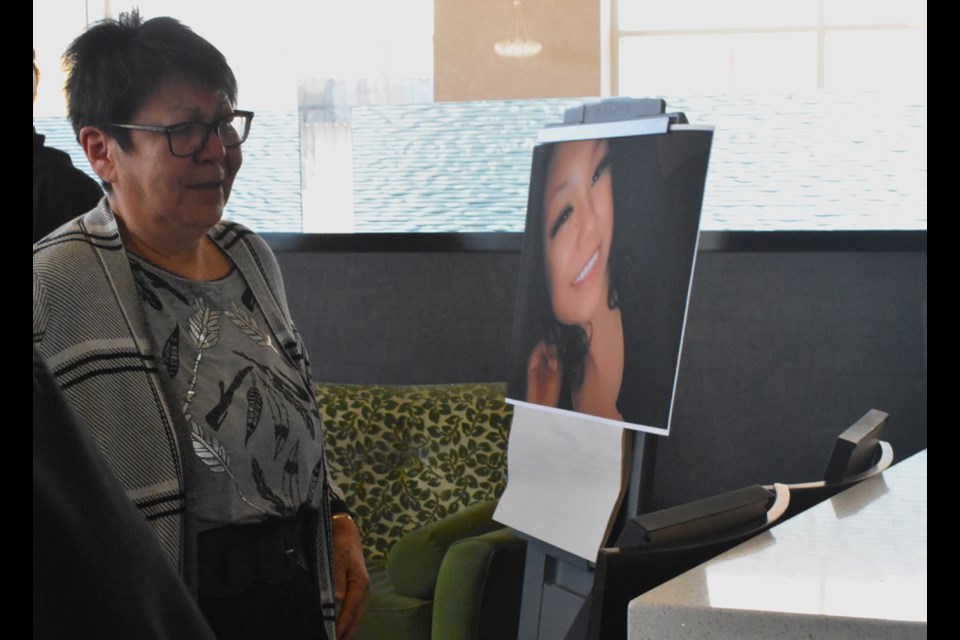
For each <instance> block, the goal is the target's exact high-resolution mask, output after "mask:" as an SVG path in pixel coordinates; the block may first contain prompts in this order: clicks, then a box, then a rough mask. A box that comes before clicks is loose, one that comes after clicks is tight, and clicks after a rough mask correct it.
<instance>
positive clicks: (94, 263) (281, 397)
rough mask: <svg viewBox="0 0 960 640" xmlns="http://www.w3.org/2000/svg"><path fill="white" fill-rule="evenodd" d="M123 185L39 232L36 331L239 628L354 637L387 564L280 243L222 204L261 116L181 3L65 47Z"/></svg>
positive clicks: (159, 526) (87, 144)
mask: <svg viewBox="0 0 960 640" xmlns="http://www.w3.org/2000/svg"><path fill="white" fill-rule="evenodd" d="M65 59H66V61H67V64H68V68H69V76H68V80H67V92H68V99H69V109H70V118H71V120H72V123H73V127H74V130H75V131H76V133H77V136H78V139H79V141H80V144H81V145H82V146H83V149H84V152H85V153H86V155H87V158H88V159H89V161H90V164H91V166H92V168H93V170H94V171H95V172H96V173H97V175H98V176H99V177H100V179H101V180H102V181H103V183H104V185H105V189H106V191H107V196H106V197H105V198H104V199H103V200H101V202H100V203H99V205H98V206H97V207H96V208H95V209H93V210H91V211H90V212H88V213H86V214H84V215H83V216H80V217H79V218H77V219H75V220H74V221H72V222H71V223H69V224H67V225H65V226H63V227H61V228H60V229H58V230H57V231H56V232H54V233H53V234H51V235H50V236H48V237H47V238H45V239H44V240H42V241H41V242H40V243H38V244H37V245H35V246H34V344H35V345H36V347H37V349H38V350H39V351H40V353H41V354H42V355H43V357H44V359H45V360H46V362H47V364H48V365H49V366H50V368H51V369H52V371H53V373H54V375H55V376H56V378H57V381H58V382H59V384H60V386H61V388H62V389H63V390H64V392H65V394H66V396H67V398H68V399H69V401H70V402H71V404H72V405H73V407H74V408H75V409H76V410H77V412H78V413H79V414H80V415H81V416H82V417H83V418H84V419H85V421H86V422H87V423H88V424H89V425H90V427H91V430H92V432H93V435H94V438H95V440H96V441H97V443H98V444H99V445H100V447H101V449H102V451H103V453H104V455H105V456H106V457H107V459H108V460H109V462H110V464H111V466H112V468H113V469H114V471H115V473H116V474H117V476H118V478H119V479H120V481H121V483H122V484H123V486H124V488H125V489H126V491H127V493H128V495H129V496H130V498H131V499H132V500H133V502H134V504H135V505H136V506H137V507H138V508H139V509H140V511H141V513H143V514H144V516H145V517H146V518H147V520H148V521H150V523H151V524H152V525H153V527H154V530H155V531H156V533H157V536H158V537H159V539H160V541H161V543H162V545H163V546H164V548H165V549H166V550H167V552H168V553H169V555H170V557H171V559H172V560H173V561H174V562H175V564H176V565H177V566H178V567H179V568H180V570H181V572H182V575H183V576H184V578H185V579H186V581H187V583H188V584H189V585H190V586H191V588H192V589H193V590H195V591H196V593H197V597H198V602H199V604H200V607H201V610H202V611H203V612H204V614H205V616H206V617H207V618H208V620H209V621H210V623H211V626H212V627H213V629H214V631H215V632H216V633H217V635H218V636H220V637H224V638H263V637H275V638H324V637H326V638H328V639H329V640H333V638H334V618H335V606H336V604H337V603H341V604H342V611H341V613H340V615H339V618H338V619H337V621H336V631H337V632H338V633H337V637H339V638H349V637H350V636H351V635H352V633H353V631H354V629H355V626H356V623H357V621H358V620H359V617H360V612H361V609H362V603H363V599H364V597H365V595H366V591H367V586H368V579H367V575H366V570H365V568H364V564H363V554H362V550H361V546H360V537H359V533H358V531H357V527H356V524H355V523H354V522H353V520H352V518H351V517H350V514H349V512H348V511H347V508H346V504H345V503H344V501H343V499H342V496H341V495H340V494H339V492H338V490H337V489H336V488H335V487H334V486H333V485H332V484H331V483H330V481H329V478H328V474H327V470H326V466H325V461H324V453H323V437H322V433H321V424H320V417H319V412H318V410H317V407H316V404H315V400H314V396H313V387H312V382H311V377H310V373H309V366H308V362H307V357H306V353H305V350H304V346H303V343H302V341H301V340H300V337H299V334H298V333H297V331H296V328H295V327H294V325H293V322H292V320H291V318H290V313H289V309H288V308H287V301H286V297H285V294H284V289H283V283H282V280H281V276H280V270H279V267H278V265H277V263H276V260H275V258H274V257H273V255H272V253H271V252H270V250H269V248H268V247H267V245H266V243H265V242H264V241H263V240H262V239H260V238H259V237H258V236H256V235H255V234H253V233H252V232H250V230H248V229H246V228H244V227H242V226H241V225H238V224H234V223H229V222H224V221H222V220H221V217H222V215H223V210H224V207H225V206H226V203H227V201H228V199H229V196H230V192H231V189H232V186H233V181H234V178H235V177H236V175H237V172H238V170H239V169H240V166H241V164H242V153H241V145H242V144H243V142H244V141H245V140H246V139H247V136H248V134H249V131H250V126H251V122H252V120H253V114H252V113H251V112H248V111H241V110H237V109H236V101H237V83H236V79H235V77H234V75H233V72H232V71H231V69H230V67H229V65H227V62H226V59H225V58H224V57H223V55H222V54H221V53H220V52H219V51H218V50H217V49H216V48H215V47H214V46H213V45H211V44H210V43H209V42H207V41H206V40H204V39H203V38H201V37H200V36H198V35H197V34H196V33H194V32H193V31H191V30H190V29H189V28H188V27H186V26H184V25H182V24H181V23H179V22H177V21H176V20H174V19H172V18H155V19H152V20H148V21H146V22H142V21H141V20H140V17H139V15H138V14H137V13H136V12H134V13H132V14H129V15H121V17H120V19H119V21H112V20H108V21H104V22H101V23H98V24H96V25H94V26H93V27H91V28H90V29H88V30H87V31H86V32H85V33H83V34H82V35H80V36H79V37H78V38H77V39H76V40H75V41H74V42H73V44H72V45H71V46H70V48H69V50H68V51H67V53H66V55H65Z"/></svg>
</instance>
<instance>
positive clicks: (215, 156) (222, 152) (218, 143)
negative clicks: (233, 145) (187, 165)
mask: <svg viewBox="0 0 960 640" xmlns="http://www.w3.org/2000/svg"><path fill="white" fill-rule="evenodd" d="M226 155H227V148H226V147H225V146H223V141H222V140H220V135H219V134H218V133H217V132H216V131H211V132H210V133H209V134H208V135H207V141H206V143H205V144H204V145H203V146H202V147H201V148H200V150H199V151H197V153H196V154H194V157H195V158H196V159H197V161H198V162H220V160H222V159H223V158H224V157H225V156H226Z"/></svg>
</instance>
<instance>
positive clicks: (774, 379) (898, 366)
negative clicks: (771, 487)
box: [278, 251, 927, 506]
mask: <svg viewBox="0 0 960 640" xmlns="http://www.w3.org/2000/svg"><path fill="white" fill-rule="evenodd" d="M278 258H279V259H280V263H281V267H282V269H283V271H284V276H285V278H286V285H287V293H288V298H289V300H290V305H291V309H292V312H293V315H294V318H295V319H296V320H297V322H298V326H299V328H300V331H301V333H302V334H303V335H304V338H305V340H306V342H307V346H308V348H309V350H310V354H311V357H312V361H313V371H314V376H315V378H316V379H317V380H327V381H337V382H360V383H408V384H417V383H431V382H467V381H502V380H505V379H506V364H507V360H508V355H509V354H508V348H509V347H508V345H509V342H510V331H511V317H512V312H513V305H514V289H515V286H516V278H517V268H518V264H519V261H518V255H517V254H516V253H513V252H464V253H430V252H425V253H424V252H420V253H417V252H412V253H383V252H360V253H349V252H345V253H337V252H333V253H322V252H321V253H296V252H281V253H279V254H278ZM926 283H927V271H926V253H925V252H903V253H898V252H883V251H879V252H857V253H840V252H775V253H764V252H727V251H716V252H714V251H706V252H702V253H701V254H700V256H699V257H698V262H697V268H696V274H695V277H694V286H693V292H692V297H691V302H690V308H689V315H688V322H687V329H686V336H685V343H684V349H683V356H682V360H681V367H680V380H679V385H678V395H677V401H676V404H675V407H674V422H673V431H672V434H671V436H670V437H668V438H664V439H661V440H660V441H659V442H658V453H657V465H656V472H655V474H654V478H655V484H654V487H653V492H652V496H653V498H652V505H651V506H668V505H671V504H678V503H680V502H684V501H687V500H692V499H696V498H700V497H704V496H707V495H712V494H716V493H719V492H721V491H725V490H728V489H735V488H737V487H739V486H743V485H745V484H749V483H753V482H762V483H766V482H773V481H780V482H794V481H805V480H813V479H817V478H819V477H820V476H821V475H822V473H823V468H824V466H825V465H826V460H827V458H828V456H829V454H830V449H831V446H832V440H833V438H834V437H835V436H836V434H838V433H839V432H840V431H841V430H842V429H843V428H845V427H846V426H848V425H850V424H852V423H853V422H854V421H855V420H856V419H857V418H859V417H860V416H861V415H862V414H863V413H865V412H866V410H867V409H870V408H871V407H873V408H877V409H882V410H885V411H887V412H889V413H890V415H891V419H890V422H889V424H888V431H887V439H888V440H890V441H892V443H893V445H894V448H895V450H896V452H897V455H898V457H902V456H904V455H906V454H907V453H912V452H914V451H917V450H919V449H921V448H923V447H925V446H926V440H927V435H926V433H927V415H926V414H927V406H926V400H927V394H926V385H927V372H926V329H925V318H926V315H925V313H926V312H925V308H926V306H925V305H926V286H927V284H926Z"/></svg>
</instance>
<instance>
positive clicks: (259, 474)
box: [250, 458, 288, 513]
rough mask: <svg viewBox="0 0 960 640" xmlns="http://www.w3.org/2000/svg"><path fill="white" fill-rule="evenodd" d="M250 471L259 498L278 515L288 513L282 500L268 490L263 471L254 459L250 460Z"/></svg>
mask: <svg viewBox="0 0 960 640" xmlns="http://www.w3.org/2000/svg"><path fill="white" fill-rule="evenodd" d="M250 470H251V471H252V472H253V480H254V482H256V483H257V492H258V493H259V494H260V497H261V498H263V499H264V500H267V501H269V502H270V503H271V504H272V505H273V506H274V507H276V508H277V511H279V512H280V513H285V512H286V511H288V509H287V506H286V505H285V504H284V503H283V500H281V499H280V497H279V496H277V494H275V493H274V492H273V489H271V488H270V485H268V484H267V477H266V475H264V473H263V469H261V468H260V463H259V462H257V459H256V458H252V459H251V460H250Z"/></svg>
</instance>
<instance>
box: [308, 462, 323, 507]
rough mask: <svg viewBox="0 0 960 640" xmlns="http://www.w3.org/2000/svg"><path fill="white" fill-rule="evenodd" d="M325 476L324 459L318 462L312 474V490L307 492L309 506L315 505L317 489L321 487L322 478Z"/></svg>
mask: <svg viewBox="0 0 960 640" xmlns="http://www.w3.org/2000/svg"><path fill="white" fill-rule="evenodd" d="M322 476H323V457H322V456H321V457H320V459H319V460H317V464H315V465H313V471H312V472H311V473H310V489H309V490H308V491H307V504H313V498H314V496H315V495H316V493H317V487H318V486H319V485H320V478H321V477H322Z"/></svg>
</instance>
